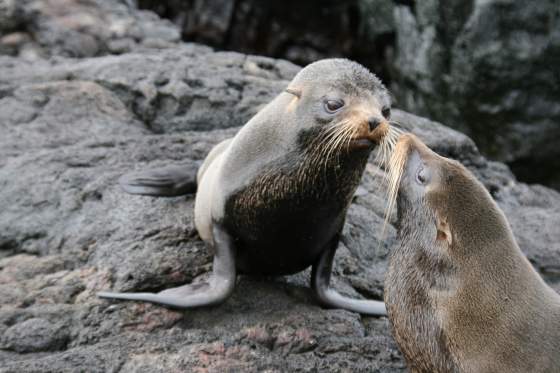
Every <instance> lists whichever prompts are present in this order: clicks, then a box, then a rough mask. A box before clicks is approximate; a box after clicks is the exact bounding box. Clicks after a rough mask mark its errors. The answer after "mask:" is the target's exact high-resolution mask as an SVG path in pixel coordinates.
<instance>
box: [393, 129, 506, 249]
mask: <svg viewBox="0 0 560 373" xmlns="http://www.w3.org/2000/svg"><path fill="white" fill-rule="evenodd" d="M390 167H391V169H392V170H391V171H390V180H391V187H390V189H391V188H392V189H394V190H397V192H398V197H397V200H398V217H399V219H398V220H399V228H400V231H403V232H405V234H407V235H410V233H411V232H416V233H414V236H415V237H414V239H415V240H418V242H419V243H422V242H423V241H426V242H423V244H421V246H423V247H436V248H444V249H446V250H447V252H448V253H449V254H451V253H453V254H457V255H458V254H461V255H467V256H470V255H476V254H477V253H476V250H477V248H478V249H482V247H486V246H487V243H488V242H494V241H495V240H499V239H500V237H501V238H503V237H506V236H509V233H508V232H509V228H508V227H509V226H508V224H507V222H506V220H505V216H504V215H503V213H502V212H501V210H500V209H499V208H498V206H497V205H496V203H495V202H494V201H493V199H492V197H491V196H490V194H489V193H488V191H487V190H486V188H485V187H484V186H483V185H482V184H481V183H480V182H479V181H478V180H477V179H476V178H475V177H474V175H473V174H472V173H470V172H469V171H468V170H467V169H466V168H465V167H464V166H463V165H462V164H461V163H459V162H457V161H455V160H452V159H449V158H445V157H442V156H440V155H438V154H436V153H435V152H433V151H432V150H431V149H430V148H428V147H427V146H426V145H425V144H424V143H423V142H422V141H420V140H419V139H418V138H417V137H416V136H414V135H412V134H405V135H402V136H401V137H400V139H399V141H398V142H397V144H396V147H395V150H394V152H393V155H392V158H391V162H390Z"/></svg>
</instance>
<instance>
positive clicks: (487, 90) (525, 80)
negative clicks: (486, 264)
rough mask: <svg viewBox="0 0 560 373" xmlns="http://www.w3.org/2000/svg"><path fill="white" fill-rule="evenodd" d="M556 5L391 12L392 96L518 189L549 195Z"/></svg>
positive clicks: (556, 106)
mask: <svg viewBox="0 0 560 373" xmlns="http://www.w3.org/2000/svg"><path fill="white" fill-rule="evenodd" d="M559 9H560V1H559V0H549V1H540V2H534V1H533V2H531V1H509V0H508V1H502V0H491V1H446V2H442V1H437V0H427V1H421V2H420V1H417V2H414V5H413V6H398V7H397V8H396V10H395V27H396V34H397V43H396V59H395V60H394V62H393V68H394V70H393V71H394V74H393V79H394V81H393V88H394V91H395V93H396V96H397V98H398V101H399V104H400V105H401V106H402V107H403V108H406V109H407V110H409V111H412V112H415V113H418V114H421V115H425V116H428V117H431V118H435V119H437V120H441V121H444V122H445V123H448V124H449V125H452V126H453V127H455V128H457V129H460V130H462V131H464V132H466V133H467V134H469V135H470V136H471V137H472V138H473V139H474V140H475V141H476V143H477V144H478V145H479V147H480V148H481V150H482V151H483V153H484V154H486V155H487V156H489V157H491V158H492V159H495V160H500V161H503V162H507V163H508V164H509V165H510V166H511V167H512V169H513V171H514V172H515V174H516V175H518V176H519V177H520V178H521V179H523V180H525V181H527V182H541V183H547V184H549V185H552V186H555V187H556V188H558V187H559V186H560V176H559V175H560V169H559V168H558V162H557V159H558V156H560V150H559V148H558V147H557V146H556V144H555V142H554V141H552V139H557V138H559V137H560V127H559V126H558V123H559V122H560V103H559V102H560V95H559V93H558V92H559V91H558V86H559V85H560V75H559V74H558V69H557V68H556V66H557V65H558V62H559V59H558V58H559V57H558V56H560V14H559V13H558V10H559Z"/></svg>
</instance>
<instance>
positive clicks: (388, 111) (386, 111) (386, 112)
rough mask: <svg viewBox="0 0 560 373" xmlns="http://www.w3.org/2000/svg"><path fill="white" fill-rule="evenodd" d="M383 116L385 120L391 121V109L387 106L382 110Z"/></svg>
mask: <svg viewBox="0 0 560 373" xmlns="http://www.w3.org/2000/svg"><path fill="white" fill-rule="evenodd" d="M381 115H383V116H384V117H385V119H389V118H390V117H391V108H390V107H388V106H387V107H384V108H383V109H381Z"/></svg>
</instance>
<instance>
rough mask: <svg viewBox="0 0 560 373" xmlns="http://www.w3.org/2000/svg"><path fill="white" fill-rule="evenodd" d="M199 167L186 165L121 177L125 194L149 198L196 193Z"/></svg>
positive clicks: (191, 164)
mask: <svg viewBox="0 0 560 373" xmlns="http://www.w3.org/2000/svg"><path fill="white" fill-rule="evenodd" d="M197 170H198V165H197V164H195V163H186V164H181V165H174V166H167V167H163V168H158V169H154V170H146V171H139V172H132V173H129V174H126V175H123V176H121V178H120V179H119V184H120V185H121V187H122V188H123V189H124V191H125V192H127V193H130V194H142V195H147V196H161V197H173V196H181V195H184V194H189V193H194V192H196V173H197Z"/></svg>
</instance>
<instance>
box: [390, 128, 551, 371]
mask: <svg viewBox="0 0 560 373" xmlns="http://www.w3.org/2000/svg"><path fill="white" fill-rule="evenodd" d="M390 165H391V166H393V167H394V168H396V169H397V170H398V169H400V171H399V170H398V171H396V172H394V173H393V175H397V176H396V178H397V179H399V178H400V181H398V182H397V183H396V184H395V185H397V188H398V197H397V207H398V225H399V226H398V228H399V229H398V237H399V241H400V242H399V244H398V245H397V247H396V248H395V249H394V251H393V252H392V253H391V257H390V264H389V269H388V272H387V276H386V281H385V294H384V298H385V304H386V306H387V312H388V316H389V319H390V321H391V324H392V326H393V334H394V336H395V339H396V341H397V343H398V345H399V347H400V349H401V351H402V352H403V354H404V356H405V358H406V360H407V363H408V366H409V368H410V370H411V371H412V372H472V373H475V372H476V373H482V372H519V373H521V372H523V373H526V372H560V296H559V295H558V294H557V293H555V292H554V290H552V289H551V288H550V287H549V286H548V285H547V284H545V282H544V281H543V280H542V279H541V277H540V276H539V275H538V274H537V272H536V271H535V270H534V269H533V267H532V266H531V264H530V263H529V261H528V260H527V259H526V257H525V256H524V255H523V253H522V252H521V250H520V249H519V246H518V245H517V243H516V241H515V238H514V236H513V234H512V231H511V228H510V226H509V224H508V222H507V220H506V217H505V216H504V214H503V212H502V211H501V210H500V208H499V207H498V206H497V204H496V203H495V202H494V200H493V199H492V197H491V196H490V194H489V193H488V192H487V190H486V188H484V186H483V185H482V184H481V183H480V182H479V181H478V180H477V179H476V178H475V177H474V176H473V175H472V174H471V173H470V172H469V171H468V170H467V169H466V168H465V167H464V166H462V165H461V164H460V163H459V162H457V161H454V160H450V159H447V158H444V157H441V156H439V155H437V154H436V153H434V152H433V151H431V150H430V149H429V148H428V147H427V146H426V145H424V144H423V143H422V142H421V141H420V140H418V139H417V138H416V137H414V136H413V135H409V134H406V135H403V136H402V137H401V138H400V139H399V141H398V142H397V145H396V147H395V150H394V153H393V157H392V159H391V162H390ZM401 175H402V177H400V176H401Z"/></svg>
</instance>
